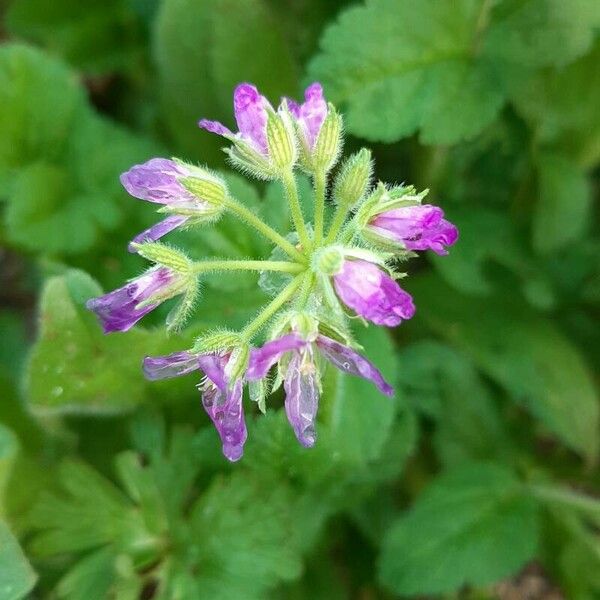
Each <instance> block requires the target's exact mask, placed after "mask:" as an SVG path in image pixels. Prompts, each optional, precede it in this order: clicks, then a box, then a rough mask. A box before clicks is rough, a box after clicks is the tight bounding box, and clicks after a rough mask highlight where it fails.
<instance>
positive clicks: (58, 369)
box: [25, 270, 182, 414]
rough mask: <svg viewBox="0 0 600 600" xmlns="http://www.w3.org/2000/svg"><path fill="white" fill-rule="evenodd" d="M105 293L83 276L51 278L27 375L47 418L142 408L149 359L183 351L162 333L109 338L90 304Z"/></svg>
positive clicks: (32, 399) (30, 393) (33, 402)
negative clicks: (145, 362)
mask: <svg viewBox="0 0 600 600" xmlns="http://www.w3.org/2000/svg"><path fill="white" fill-rule="evenodd" d="M101 293H102V290H101V289H100V287H99V286H98V284H97V283H96V282H95V281H94V280H92V279H91V278H90V277H89V276H88V275H87V274H85V273H83V272H82V271H76V270H71V271H68V272H67V274H66V275H63V276H57V277H51V278H50V279H49V280H48V281H47V282H46V284H45V286H44V289H43V290H42V295H41V300H40V332H39V339H38V340H37V342H36V343H35V345H34V347H33V350H32V353H31V356H30V359H29V362H28V365H27V370H26V375H25V386H26V390H27V397H28V401H29V405H30V406H31V408H32V409H33V410H35V411H37V412H41V413H49V412H50V413H56V412H58V413H65V412H75V413H86V412H87V413H104V414H110V413H116V412H122V411H125V410H130V409H131V408H132V407H134V406H135V405H136V404H139V403H140V402H142V401H143V400H144V398H145V393H146V390H147V387H148V385H149V384H148V383H147V382H146V381H145V379H144V376H143V373H142V370H141V364H142V359H143V357H144V356H146V355H152V354H163V353H165V351H167V349H171V348H172V349H173V350H174V349H176V348H178V347H179V348H180V347H181V343H182V342H181V340H173V341H171V342H167V341H166V338H165V337H164V334H163V333H162V332H161V331H157V332H150V331H145V330H143V329H141V328H137V329H134V330H132V331H129V332H127V333H124V334H113V335H108V336H107V335H104V334H103V333H102V330H101V328H100V326H99V324H98V323H97V321H96V318H95V316H94V315H93V314H92V313H90V312H89V311H88V310H87V309H86V308H85V301H86V300H88V299H89V298H91V297H94V296H98V295H100V294H101Z"/></svg>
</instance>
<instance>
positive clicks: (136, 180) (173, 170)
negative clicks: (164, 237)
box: [121, 158, 196, 204]
mask: <svg viewBox="0 0 600 600" xmlns="http://www.w3.org/2000/svg"><path fill="white" fill-rule="evenodd" d="M186 175H189V173H188V172H187V171H186V170H185V169H184V168H183V167H182V166H181V165H178V164H176V163H175V162H174V161H172V160H168V159H166V158H153V159H152V160H149V161H148V162H146V163H144V164H142V165H135V166H133V167H131V169H129V171H126V172H125V173H123V174H122V175H121V183H122V184H123V187H124V188H125V189H126V190H127V191H128V192H129V194H131V195H132V196H133V197H134V198H139V199H140V200H147V201H148V202H156V203H158V204H179V203H182V202H195V201H196V198H195V196H194V195H193V194H191V193H190V192H188V191H187V190H186V189H185V188H184V187H183V186H182V185H181V184H180V183H179V177H185V176H186Z"/></svg>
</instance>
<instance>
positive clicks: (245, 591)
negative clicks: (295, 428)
mask: <svg viewBox="0 0 600 600" xmlns="http://www.w3.org/2000/svg"><path fill="white" fill-rule="evenodd" d="M292 501H293V497H292V496H291V494H290V491H289V490H288V489H287V488H286V487H284V486H283V485H279V486H275V487H272V488H271V489H268V488H267V489H264V488H262V487H261V486H260V484H258V483H257V481H256V480H255V479H252V478H250V477H248V476H247V475H244V474H243V473H235V474H233V475H232V476H230V477H227V478H223V479H216V480H214V481H213V483H212V485H211V486H210V488H209V489H208V490H207V491H206V492H205V493H204V494H203V496H202V497H201V498H200V500H199V501H198V503H197V504H196V506H194V509H193V513H192V517H191V528H192V535H193V537H194V539H195V540H201V542H200V543H199V544H198V546H197V549H196V552H197V553H198V558H197V559H196V563H197V564H198V565H199V567H200V566H201V567H200V568H199V571H198V576H197V578H196V582H195V583H196V586H197V590H198V591H199V592H200V591H202V593H203V594H206V595H207V596H208V597H210V598H215V599H219V600H220V599H223V600H225V599H226V598H236V597H237V598H239V597H244V598H246V597H247V598H260V597H264V594H265V592H266V591H267V590H268V589H269V588H271V587H273V585H274V584H275V583H277V582H279V581H289V580H291V579H294V578H296V577H298V575H299V573H300V567H301V562H300V555H299V551H298V548H297V547H296V546H295V543H294V540H293V538H291V536H290V534H291V533H292V532H293V530H294V528H295V525H296V524H295V523H291V522H290V519H292V518H293V512H292V511H291V508H292ZM225 573H235V577H224V574H225Z"/></svg>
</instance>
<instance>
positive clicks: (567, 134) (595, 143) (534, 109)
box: [513, 44, 600, 168]
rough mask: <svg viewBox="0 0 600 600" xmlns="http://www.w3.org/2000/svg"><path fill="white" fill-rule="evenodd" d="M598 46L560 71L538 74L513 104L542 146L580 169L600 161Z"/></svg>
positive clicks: (599, 48) (550, 70)
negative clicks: (560, 155)
mask: <svg viewBox="0 0 600 600" xmlns="http://www.w3.org/2000/svg"><path fill="white" fill-rule="evenodd" d="M599 61H600V44H596V46H595V47H594V48H593V49H592V51H591V52H590V53H589V54H588V55H586V56H584V57H583V58H581V59H580V60H578V61H576V62H574V63H573V64H571V65H569V66H568V67H566V68H563V69H547V70H544V71H540V72H539V73H538V74H537V75H536V76H535V77H533V78H532V79H531V80H529V81H528V82H527V84H526V85H525V84H524V85H523V86H521V87H519V88H518V89H517V90H516V91H515V94H514V96H513V102H514V103H515V106H516V108H517V110H518V111H519V113H520V114H521V115H522V116H523V117H524V118H525V119H526V120H527V121H528V122H529V123H530V124H531V125H532V126H533V127H534V128H535V130H536V138H537V140H538V142H539V143H541V145H542V146H543V147H545V148H547V149H550V150H553V151H555V152H561V153H564V154H568V155H570V156H571V157H572V160H575V162H577V164H578V165H579V166H580V167H583V168H590V167H593V166H594V165H595V164H597V162H598V161H599V160H600V123H599V122H598V104H600V74H599V73H598V68H597V67H598V62H599Z"/></svg>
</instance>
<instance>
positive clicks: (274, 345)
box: [246, 333, 307, 379]
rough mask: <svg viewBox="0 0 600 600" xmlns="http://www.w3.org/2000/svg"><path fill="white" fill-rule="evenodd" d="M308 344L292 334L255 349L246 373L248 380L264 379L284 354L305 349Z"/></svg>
mask: <svg viewBox="0 0 600 600" xmlns="http://www.w3.org/2000/svg"><path fill="white" fill-rule="evenodd" d="M306 344H307V342H305V341H304V340H303V339H302V337H301V336H299V335H298V334H296V333H290V334H289V335H284V336H283V337H280V338H277V339H275V340H272V341H270V342H267V343H266V344H264V345H263V346H262V347H260V348H253V349H252V353H251V354H250V364H249V366H248V371H247V372H246V377H247V379H262V378H263V377H264V376H265V375H266V374H267V373H268V372H269V369H270V368H271V367H272V366H273V365H274V364H275V363H276V362H278V361H279V359H280V358H281V357H282V355H283V354H285V353H286V352H289V351H291V350H298V349H300V348H303V347H304V346H306Z"/></svg>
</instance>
